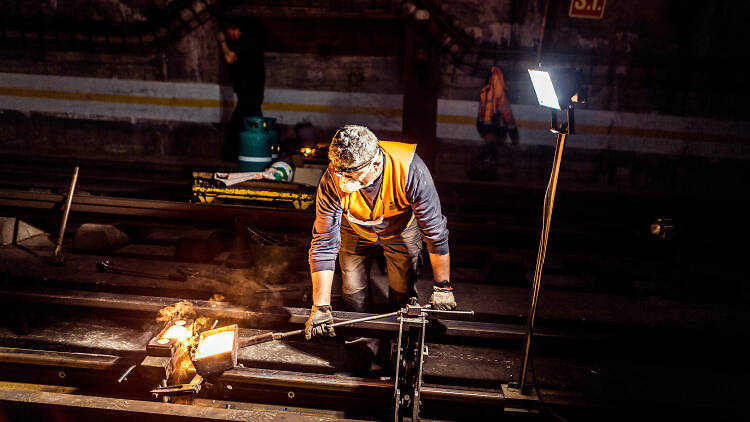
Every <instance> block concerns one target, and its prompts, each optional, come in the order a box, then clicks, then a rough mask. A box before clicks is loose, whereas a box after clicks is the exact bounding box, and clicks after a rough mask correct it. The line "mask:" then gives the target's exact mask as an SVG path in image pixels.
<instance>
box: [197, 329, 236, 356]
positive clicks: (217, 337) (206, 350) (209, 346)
mask: <svg viewBox="0 0 750 422" xmlns="http://www.w3.org/2000/svg"><path fill="white" fill-rule="evenodd" d="M233 346H234V331H223V332H221V333H217V334H214V335H211V336H208V337H206V338H204V339H203V340H201V342H200V343H198V351H197V352H196V353H195V358H196V359H198V358H203V357H206V356H211V355H218V354H219V353H224V352H230V351H232V347H233Z"/></svg>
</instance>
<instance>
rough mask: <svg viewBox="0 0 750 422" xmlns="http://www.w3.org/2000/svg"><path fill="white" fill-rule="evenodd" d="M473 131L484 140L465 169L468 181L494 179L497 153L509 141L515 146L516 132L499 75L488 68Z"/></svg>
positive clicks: (503, 79) (504, 88) (501, 76)
mask: <svg viewBox="0 0 750 422" xmlns="http://www.w3.org/2000/svg"><path fill="white" fill-rule="evenodd" d="M477 131H478V132H479V136H481V137H482V139H483V140H484V146H483V147H482V149H481V151H480V152H479V154H477V155H476V156H475V157H474V158H473V159H472V163H471V166H470V168H469V177H471V178H472V179H484V180H487V179H495V178H496V177H497V166H498V152H499V149H500V146H501V145H503V143H504V142H505V137H506V136H508V137H510V140H511V143H512V144H513V145H518V129H517V128H516V120H515V119H514V118H513V111H512V110H511V109H510V102H509V101H508V93H507V88H506V86H505V78H504V77H503V71H502V70H500V68H499V67H497V66H492V68H490V71H489V72H488V73H487V80H486V81H485V85H484V86H483V87H482V89H481V91H480V92H479V110H478V111H477Z"/></svg>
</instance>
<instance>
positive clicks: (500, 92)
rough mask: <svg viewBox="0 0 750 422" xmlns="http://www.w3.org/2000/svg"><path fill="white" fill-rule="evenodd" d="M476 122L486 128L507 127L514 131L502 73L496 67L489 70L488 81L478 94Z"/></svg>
mask: <svg viewBox="0 0 750 422" xmlns="http://www.w3.org/2000/svg"><path fill="white" fill-rule="evenodd" d="M477 122H479V123H482V124H484V125H487V126H499V127H507V128H508V129H514V128H515V127H516V120H515V119H514V118H513V112H512V111H511V109H510V103H509V102H508V96H507V95H506V92H505V78H504V77H503V71H502V70H500V68H499V67H497V66H492V68H491V69H490V79H489V82H488V83H487V85H485V86H483V87H482V90H481V91H480V92H479V112H478V113H477Z"/></svg>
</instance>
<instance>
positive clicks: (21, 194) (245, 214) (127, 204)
mask: <svg viewBox="0 0 750 422" xmlns="http://www.w3.org/2000/svg"><path fill="white" fill-rule="evenodd" d="M64 197H65V196H64V195H60V194H56V193H49V192H30V191H16V190H9V189H0V207H14V208H27V209H38V210H55V209H57V207H58V206H59V204H60V203H61V201H62V200H63V199H64ZM72 208H73V209H74V210H75V211H76V212H77V213H94V214H109V215H125V216H134V217H148V218H164V219H179V220H191V221H195V220H201V221H219V222H225V223H226V222H231V221H232V219H233V218H234V217H242V218H243V221H245V222H246V223H247V224H258V225H262V226H264V227H284V228H295V229H305V230H309V229H310V227H312V224H313V220H314V218H315V215H314V214H313V213H312V212H310V211H301V210H294V209H279V208H266V207H258V206H245V205H243V206H239V205H218V204H217V205H205V204H188V203H183V202H172V201H159V200H153V199H131V198H115V197H101V196H89V195H75V196H74V197H73V203H72Z"/></svg>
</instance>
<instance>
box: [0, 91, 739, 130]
mask: <svg viewBox="0 0 750 422" xmlns="http://www.w3.org/2000/svg"><path fill="white" fill-rule="evenodd" d="M0 96H10V97H24V98H42V99H49V100H68V101H89V102H104V103H117V104H140V105H153V106H165V107H194V108H223V109H232V108H234V106H235V104H236V102H235V101H222V100H213V99H196V98H167V97H148V96H141V95H124V94H99V93H91V92H71V91H56V90H45V89H31V88H11V87H0ZM262 109H263V110H265V111H286V112H302V113H330V114H367V115H374V116H381V117H394V118H397V117H401V115H402V110H401V109H400V108H389V107H367V106H337V105H317V104H291V103H274V102H269V103H264V104H263V105H262ZM437 122H438V123H448V124H458V125H469V126H474V125H475V124H476V117H473V116H456V115H449V114H440V115H438V116H437ZM516 125H517V126H518V127H519V128H524V129H547V128H549V124H548V123H546V122H540V121H536V120H517V121H516ZM576 131H577V132H578V133H588V134H603V135H611V136H630V137H636V138H654V139H677V140H686V141H704V142H716V143H737V142H750V137H739V136H722V135H714V134H711V133H700V132H686V131H671V130H663V129H644V128H637V127H613V128H610V127H608V126H598V125H582V124H579V125H577V126H576Z"/></svg>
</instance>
